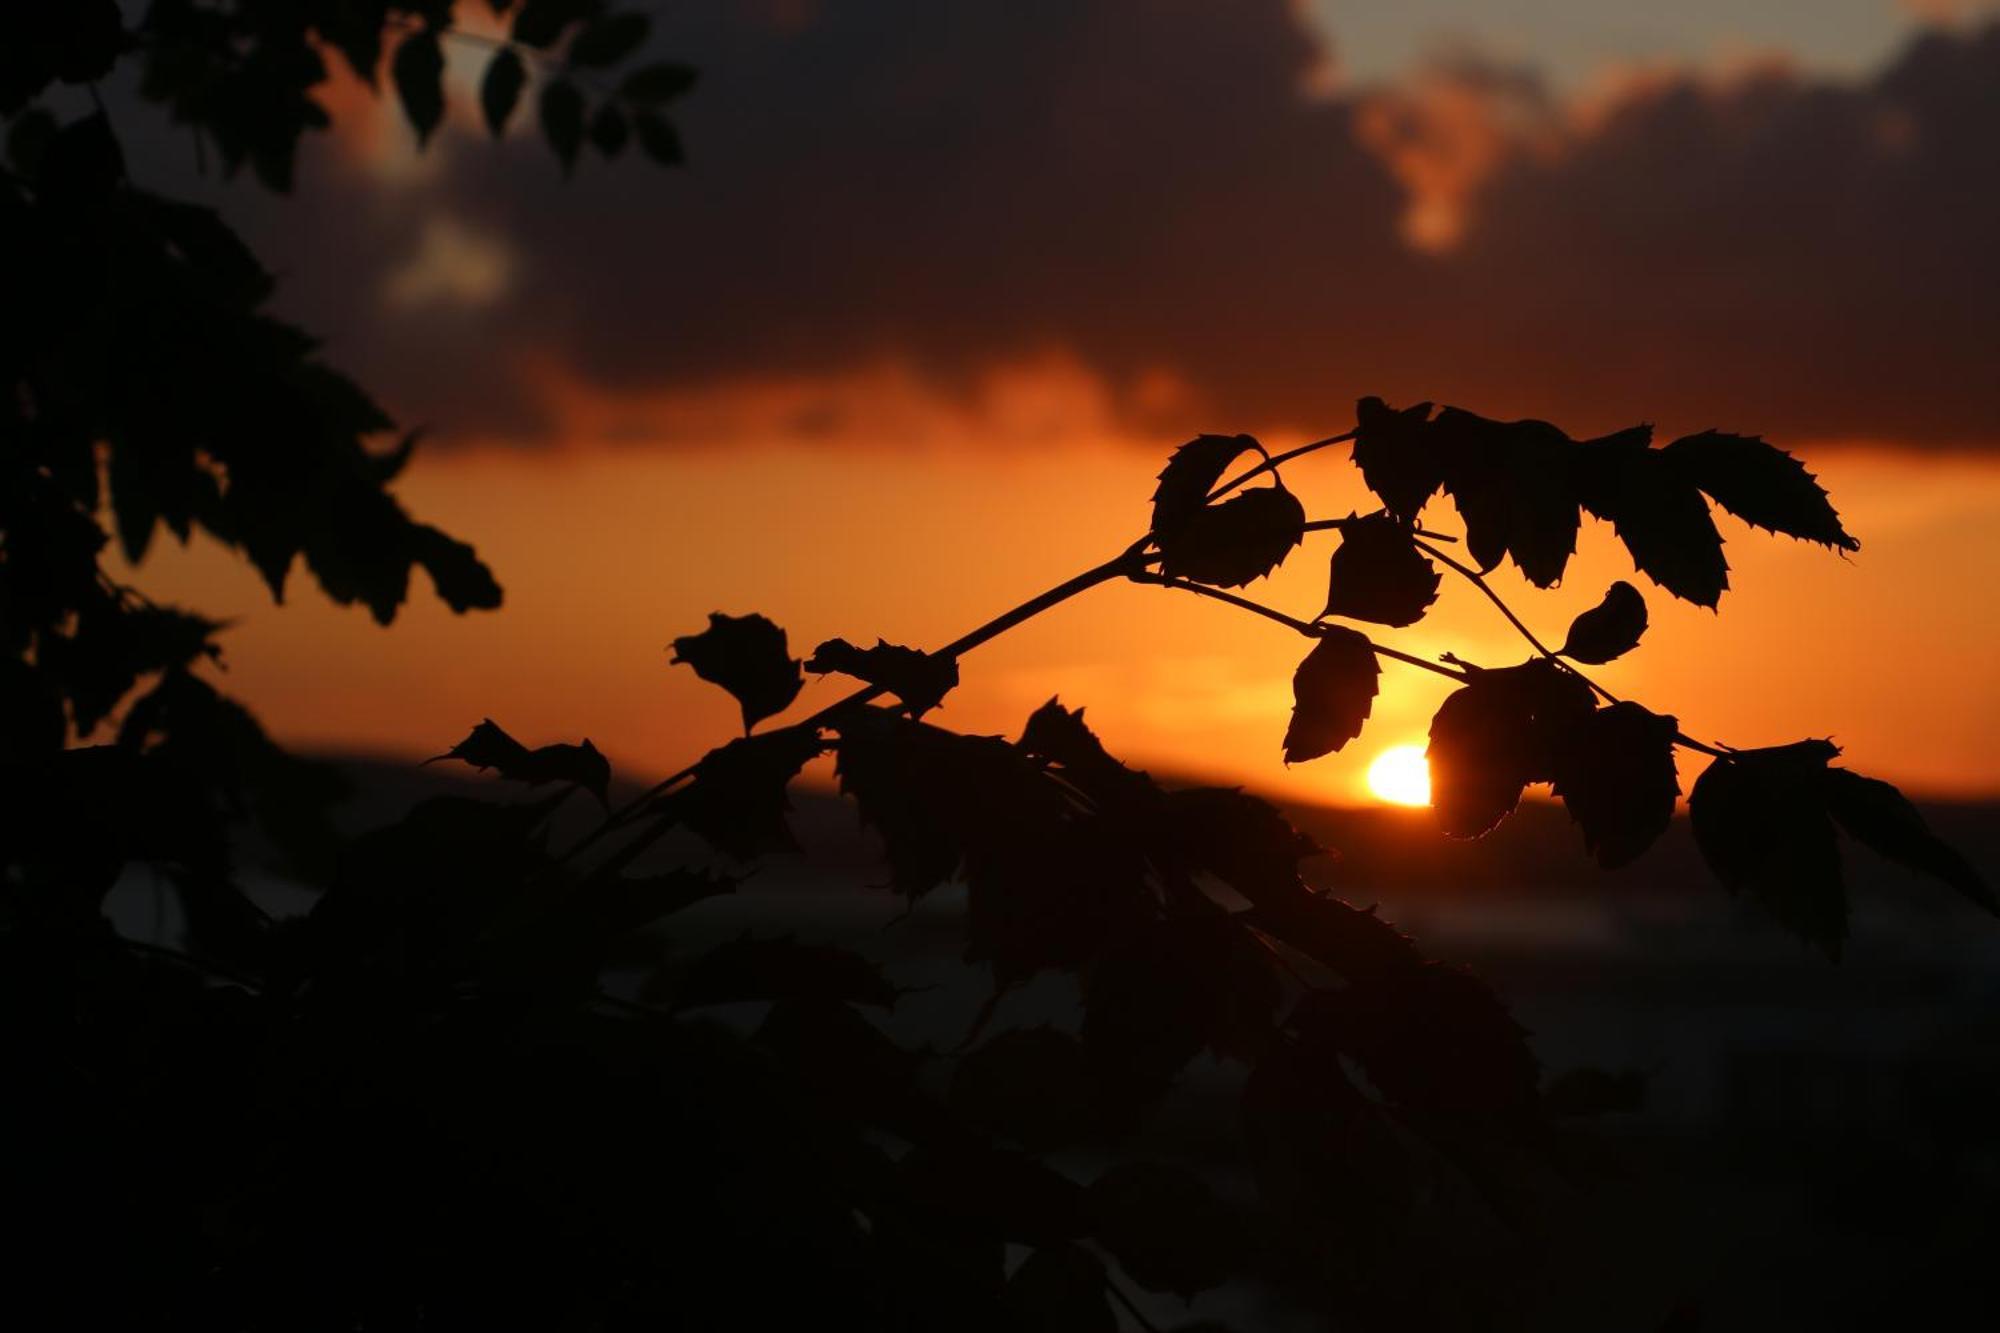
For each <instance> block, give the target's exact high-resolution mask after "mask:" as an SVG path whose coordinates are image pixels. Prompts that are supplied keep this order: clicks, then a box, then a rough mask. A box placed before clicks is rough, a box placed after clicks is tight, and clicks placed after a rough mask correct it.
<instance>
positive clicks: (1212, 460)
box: [1153, 435, 1268, 532]
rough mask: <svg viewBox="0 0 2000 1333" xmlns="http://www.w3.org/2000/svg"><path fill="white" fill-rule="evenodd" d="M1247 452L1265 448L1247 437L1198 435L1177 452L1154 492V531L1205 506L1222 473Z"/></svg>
mask: <svg viewBox="0 0 2000 1333" xmlns="http://www.w3.org/2000/svg"><path fill="white" fill-rule="evenodd" d="M1246 453H1258V454H1263V453H1264V447H1263V446H1262V445H1260V444H1258V443H1257V441H1256V440H1254V439H1253V438H1251V437H1250V436H1248V435H1197V436H1195V438H1193V439H1192V440H1189V441H1188V442H1187V443H1186V444H1184V445H1182V446H1181V447H1180V448H1178V449H1176V450H1174V454H1173V457H1172V458H1170V459H1168V460H1167V466H1166V467H1165V468H1164V469H1163V470H1162V471H1161V472H1160V484H1159V485H1158V486H1157V487H1155V488H1154V490H1153V531H1155V532H1158V531H1160V530H1162V529H1164V528H1169V527H1172V526H1173V525H1174V524H1176V523H1178V522H1180V521H1181V520H1182V519H1185V518H1186V517H1187V516H1188V515H1190V514H1192V513H1194V512H1195V511H1196V510H1197V509H1200V508H1201V507H1202V506H1203V505H1206V504H1207V503H1208V497H1209V493H1210V492H1211V491H1213V490H1214V489H1215V488H1216V486H1217V485H1219V484H1220V483H1221V481H1222V474H1223V473H1224V472H1226V471H1228V469H1229V465H1230V464H1231V463H1233V462H1235V461H1236V460H1237V459H1238V458H1240V457H1241V456H1242V455H1244V454H1246ZM1266 456H1268V455H1266Z"/></svg>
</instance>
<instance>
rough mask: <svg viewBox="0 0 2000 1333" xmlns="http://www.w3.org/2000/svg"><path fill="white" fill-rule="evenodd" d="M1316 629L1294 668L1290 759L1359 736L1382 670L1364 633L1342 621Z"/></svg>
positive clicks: (1288, 732)
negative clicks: (1309, 646)
mask: <svg viewBox="0 0 2000 1333" xmlns="http://www.w3.org/2000/svg"><path fill="white" fill-rule="evenodd" d="M1319 633H1320V639H1319V642H1318V643H1316V644H1314V645H1313V648H1312V651H1311V652H1309V653H1307V654H1306V659H1305V661H1303V662H1301V663H1299V668H1298V670H1297V671H1295V672H1293V673H1292V721H1291V725H1290V726H1288V727H1287V728H1286V729H1285V762H1286V763H1288V764H1296V763H1300V762H1302V761H1304V760H1307V759H1317V758H1319V757H1320V756H1321V755H1323V754H1331V753H1333V752H1334V751H1335V750H1338V749H1340V748H1341V747H1342V746H1343V745H1346V744H1347V743H1348V742H1349V741H1351V740H1353V739H1354V738H1355V737H1356V736H1359V735H1360V734H1361V727H1362V724H1363V723H1365V722H1366V721H1367V720H1368V712H1369V709H1370V708H1372V707H1373V706H1374V703H1375V692H1376V690H1377V688H1378V685H1379V681H1380V677H1381V675H1382V666H1381V664H1380V663H1379V662H1377V661H1376V660H1375V649H1374V646H1373V645H1372V644H1370V643H1369V642H1368V637H1367V636H1366V635H1365V634H1360V633H1357V632H1356V631H1354V630H1351V629H1347V628H1345V627H1344V626H1340V625H1322V626H1321V627H1320V631H1319Z"/></svg>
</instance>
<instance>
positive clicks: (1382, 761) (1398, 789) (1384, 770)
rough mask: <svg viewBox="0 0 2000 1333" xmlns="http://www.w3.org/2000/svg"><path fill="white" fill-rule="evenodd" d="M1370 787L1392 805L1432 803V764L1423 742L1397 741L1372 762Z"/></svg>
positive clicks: (1376, 794) (1369, 779) (1378, 797)
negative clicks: (1402, 743) (1397, 743)
mask: <svg viewBox="0 0 2000 1333" xmlns="http://www.w3.org/2000/svg"><path fill="white" fill-rule="evenodd" d="M1368 790H1369V791H1370V792H1373V793H1374V794H1375V796H1376V798H1377V799H1378V800H1384V801H1388V802H1389V803H1390V804H1392V805H1429V804H1430V803H1431V766H1430V762H1429V761H1428V760H1426V759H1425V758H1424V749H1423V747H1422V746H1421V745H1396V746H1391V747H1390V748H1389V749H1386V750H1384V751H1382V753H1381V754H1379V755H1376V756H1375V762H1374V763H1372V764H1370V765H1368Z"/></svg>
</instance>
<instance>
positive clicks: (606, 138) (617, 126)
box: [590, 102, 632, 157]
mask: <svg viewBox="0 0 2000 1333" xmlns="http://www.w3.org/2000/svg"><path fill="white" fill-rule="evenodd" d="M631 137H632V126H631V123H630V122H629V121H627V120H626V119H625V113H624V111H622V110H620V109H619V106H618V104H617V103H616V102H606V103H605V104H604V105H603V106H600V107H598V108H597V114H596V115H594V116H592V117H591V118H590V142H591V146H592V147H594V148H596V149H597V151H598V152H600V153H602V154H604V156H606V157H616V156H618V154H620V153H622V152H624V151H625V141H626V140H627V139H629V138H631Z"/></svg>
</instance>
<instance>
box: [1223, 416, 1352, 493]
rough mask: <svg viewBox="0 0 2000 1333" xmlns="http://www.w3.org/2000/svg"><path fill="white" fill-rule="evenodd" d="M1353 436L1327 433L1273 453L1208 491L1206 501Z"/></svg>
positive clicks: (1349, 433) (1349, 432) (1348, 433)
mask: <svg viewBox="0 0 2000 1333" xmlns="http://www.w3.org/2000/svg"><path fill="white" fill-rule="evenodd" d="M1353 438H1354V432H1353V431H1348V432H1347V433H1346V434H1344V435H1329V436H1327V437H1326V438H1325V439H1323V440H1314V441H1313V442H1312V443H1311V444H1302V445H1300V446H1299V447H1298V448H1296V449H1287V450H1286V451H1285V452H1284V453H1282V454H1273V455H1271V456H1270V457H1268V458H1266V459H1265V460H1264V461H1263V462H1261V463H1259V464H1257V466H1255V467H1253V468H1251V469H1250V470H1249V471H1247V472H1245V473H1243V474H1242V475H1240V476H1237V477H1232V478H1230V479H1229V480H1228V481H1225V482H1223V483H1222V485H1220V486H1218V487H1216V488H1215V489H1214V490H1213V491H1210V492H1209V494H1208V501H1207V503H1209V504H1214V503H1215V502H1216V501H1217V500H1220V499H1221V498H1222V497H1223V496H1225V495H1227V494H1229V493H1230V492H1231V491H1233V490H1235V489H1236V488H1237V487H1239V486H1241V485H1242V484H1243V483H1244V482H1246V481H1252V480H1255V479H1256V478H1258V477H1261V476H1263V475H1264V474H1265V473H1266V472H1275V471H1277V470H1278V468H1279V467H1281V466H1283V465H1284V464H1286V463H1289V462H1291V461H1292V460H1293V459H1294V458H1303V457H1305V456H1306V455H1307V454H1310V453H1314V452H1316V451H1318V450H1321V449H1325V448H1329V447H1331V446H1333V445H1336V444H1346V443H1347V442H1348V441H1349V440H1351V439H1353Z"/></svg>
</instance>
